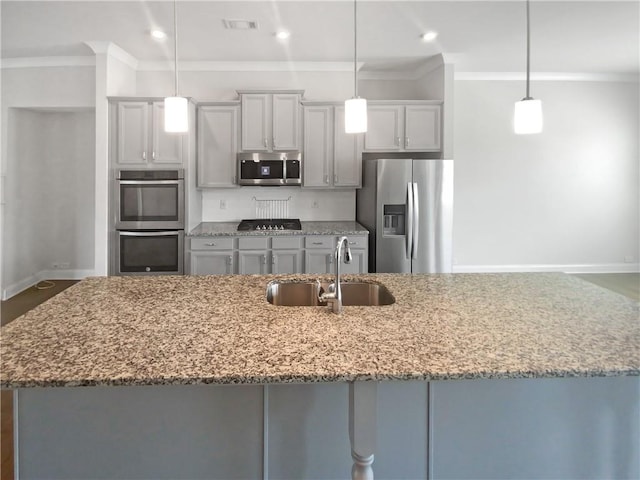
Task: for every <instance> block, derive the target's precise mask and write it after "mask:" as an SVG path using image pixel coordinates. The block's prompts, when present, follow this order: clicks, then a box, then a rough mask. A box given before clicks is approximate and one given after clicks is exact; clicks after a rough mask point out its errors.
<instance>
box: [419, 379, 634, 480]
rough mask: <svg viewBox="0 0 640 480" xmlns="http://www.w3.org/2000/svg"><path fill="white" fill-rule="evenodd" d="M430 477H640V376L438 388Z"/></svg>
mask: <svg viewBox="0 0 640 480" xmlns="http://www.w3.org/2000/svg"><path fill="white" fill-rule="evenodd" d="M430 407H431V411H430V417H431V418H430V422H431V439H430V443H431V454H430V457H431V468H432V472H431V476H430V477H429V478H431V479H432V480H444V479H458V480H463V479H470V480H471V479H473V480H476V479H478V478H491V479H494V480H498V479H510V480H517V479H531V478H536V479H569V478H580V479H602V478H607V479H630V478H640V411H639V410H640V377H590V378H536V379H496V380H493V379H492V380H458V381H438V382H431V385H430Z"/></svg>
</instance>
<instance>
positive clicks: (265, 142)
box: [264, 138, 269, 147]
mask: <svg viewBox="0 0 640 480" xmlns="http://www.w3.org/2000/svg"><path fill="white" fill-rule="evenodd" d="M264 146H265V147H268V146H269V142H267V139H266V138H265V139H264Z"/></svg>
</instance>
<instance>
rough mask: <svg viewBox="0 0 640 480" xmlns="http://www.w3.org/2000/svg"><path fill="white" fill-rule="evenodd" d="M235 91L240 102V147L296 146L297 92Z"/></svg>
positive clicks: (260, 149)
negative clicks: (238, 95)
mask: <svg viewBox="0 0 640 480" xmlns="http://www.w3.org/2000/svg"><path fill="white" fill-rule="evenodd" d="M238 93H239V94H240V103H241V105H242V128H241V132H242V134H241V148H242V150H244V151H254V152H272V151H276V150H277V151H282V150H300V99H301V92H250V91H239V92H238Z"/></svg>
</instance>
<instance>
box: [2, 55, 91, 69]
mask: <svg viewBox="0 0 640 480" xmlns="http://www.w3.org/2000/svg"><path fill="white" fill-rule="evenodd" d="M95 64H96V58H95V57H93V56H83V57H19V58H3V59H2V60H1V65H2V68H38V67H94V66H95Z"/></svg>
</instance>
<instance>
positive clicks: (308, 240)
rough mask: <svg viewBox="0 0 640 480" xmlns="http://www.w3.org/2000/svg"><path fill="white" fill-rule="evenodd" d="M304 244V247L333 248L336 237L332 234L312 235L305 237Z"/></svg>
mask: <svg viewBox="0 0 640 480" xmlns="http://www.w3.org/2000/svg"><path fill="white" fill-rule="evenodd" d="M304 246H305V247H306V248H335V246H336V237H334V236H333V235H331V236H329V235H323V236H320V235H314V236H310V237H305V239H304Z"/></svg>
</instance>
